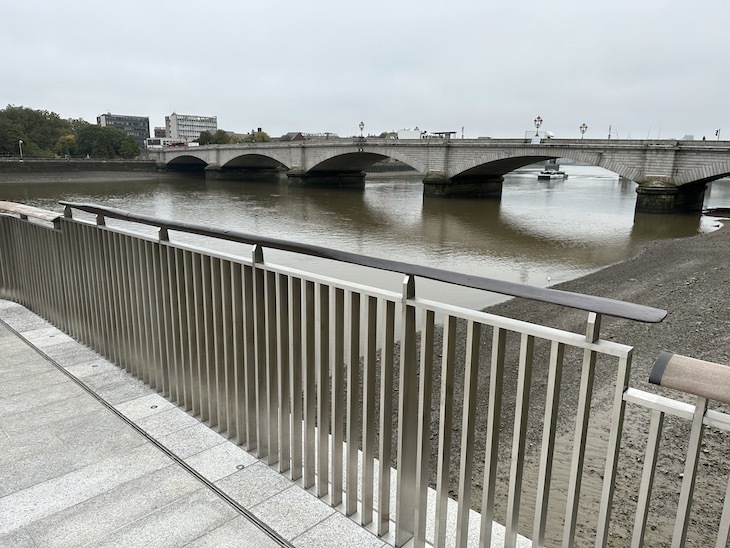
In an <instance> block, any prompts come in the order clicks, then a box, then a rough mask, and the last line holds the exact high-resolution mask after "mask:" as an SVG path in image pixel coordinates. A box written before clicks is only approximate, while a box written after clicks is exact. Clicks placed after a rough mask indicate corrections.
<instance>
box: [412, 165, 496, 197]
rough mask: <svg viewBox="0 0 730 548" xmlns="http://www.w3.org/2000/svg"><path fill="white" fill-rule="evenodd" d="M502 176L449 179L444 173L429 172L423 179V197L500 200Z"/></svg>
mask: <svg viewBox="0 0 730 548" xmlns="http://www.w3.org/2000/svg"><path fill="white" fill-rule="evenodd" d="M503 181H504V177H502V176H501V175H487V176H485V175H481V176H476V177H462V178H457V179H449V178H448V177H447V176H446V175H444V174H443V173H439V172H435V171H429V172H428V173H427V174H426V176H425V177H424V178H423V195H424V196H432V197H436V198H499V197H500V196H502V182H503Z"/></svg>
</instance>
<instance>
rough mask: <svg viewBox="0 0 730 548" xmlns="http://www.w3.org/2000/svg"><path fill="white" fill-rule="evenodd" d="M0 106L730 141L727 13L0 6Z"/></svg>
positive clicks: (557, 2) (617, 8)
mask: <svg viewBox="0 0 730 548" xmlns="http://www.w3.org/2000/svg"><path fill="white" fill-rule="evenodd" d="M3 4H4V5H3V7H2V10H0V22H1V23H0V28H1V29H2V32H0V49H1V50H2V52H3V54H2V55H0V107H4V106H5V105H7V104H13V105H24V106H27V107H31V108H36V109H47V110H52V111H55V112H57V113H58V114H60V115H61V116H62V117H64V118H84V119H85V120H87V121H95V120H96V116H97V115H99V114H102V113H104V112H107V111H109V112H112V113H116V114H134V115H141V116H149V117H150V124H151V125H152V126H161V125H164V117H165V115H167V114H170V112H172V111H173V110H174V111H176V112H178V113H181V114H201V115H215V116H218V126H219V127H220V128H222V129H226V130H232V131H238V132H245V131H248V130H250V129H252V128H256V127H261V128H263V129H264V130H265V131H267V132H268V133H269V134H270V135H272V136H278V135H281V134H283V133H285V132H287V131H304V132H325V131H331V132H335V133H338V134H339V135H341V136H347V135H354V134H356V133H358V132H359V130H358V129H357V125H358V123H359V122H360V121H361V120H362V121H363V122H364V123H365V131H366V132H370V133H374V134H378V133H380V132H382V131H389V130H397V129H400V128H412V127H414V126H418V127H419V128H421V129H425V130H428V131H457V132H458V133H459V134H461V128H462V126H463V127H464V134H465V136H466V137H467V138H468V137H478V136H492V137H518V136H522V135H524V132H525V131H526V130H529V129H534V126H533V119H534V118H535V116H536V115H538V114H540V115H541V117H542V118H543V119H544V124H543V127H542V129H544V130H548V131H552V132H553V133H555V135H556V136H557V137H579V136H580V133H579V131H578V126H579V125H580V124H581V123H582V122H585V123H586V124H588V126H589V129H588V133H586V137H596V138H598V137H600V138H605V137H606V136H607V135H608V128H609V126H612V128H613V130H614V131H613V137H616V136H618V137H620V138H627V137H631V138H633V139H637V138H646V137H647V136H649V137H652V138H656V137H661V138H671V137H675V138H681V137H682V136H683V135H685V134H694V135H695V138H698V139H699V138H701V137H702V135H706V136H707V138H708V139H714V138H715V135H714V132H715V130H716V129H717V128H723V130H722V133H721V137H727V138H730V110H729V109H728V101H727V97H728V94H729V93H730V59H729V58H728V54H729V53H730V47H729V43H730V34H729V33H728V30H727V28H728V23H730V2H727V1H726V0H694V1H693V2H686V1H681V2H680V1H677V0H667V1H654V0H613V1H611V2H595V1H591V0H553V1H552V2H544V1H542V2H537V1H527V2H519V1H504V2H499V3H497V2H494V0H492V1H490V0H449V1H448V2H447V1H445V0H439V1H435V0H390V1H386V0H368V1H366V2H349V1H344V0H340V1H330V0H328V1H315V0H309V1H306V0H263V1H258V2H252V1H242V0H238V1H236V0H210V1H209V2H205V3H204V2H193V1H190V0H177V1H169V0H146V1H140V0H126V1H123V2H102V1H99V0H94V1H92V0H86V1H82V0H70V1H67V2H47V1H41V0H23V1H15V2H11V1H9V0H6V1H5V2H3Z"/></svg>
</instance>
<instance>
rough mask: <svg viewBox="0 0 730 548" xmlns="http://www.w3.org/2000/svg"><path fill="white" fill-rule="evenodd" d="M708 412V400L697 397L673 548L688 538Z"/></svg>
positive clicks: (680, 545) (682, 543)
mask: <svg viewBox="0 0 730 548" xmlns="http://www.w3.org/2000/svg"><path fill="white" fill-rule="evenodd" d="M706 411H707V398H703V397H702V396H698V397H697V401H696V402H695V412H694V416H693V417H692V430H690V433H689V442H688V443H687V460H685V462H684V477H683V479H682V488H681V490H680V492H679V503H678V505H677V519H676V520H675V522H674V533H673V534H672V548H681V547H682V546H684V542H685V540H686V538H687V527H688V526H689V516H690V508H691V507H692V493H693V492H694V488H695V479H696V478H697V461H698V460H699V456H700V449H701V446H702V434H703V432H704V430H705V427H704V426H703V424H702V421H703V419H704V417H705V412H706Z"/></svg>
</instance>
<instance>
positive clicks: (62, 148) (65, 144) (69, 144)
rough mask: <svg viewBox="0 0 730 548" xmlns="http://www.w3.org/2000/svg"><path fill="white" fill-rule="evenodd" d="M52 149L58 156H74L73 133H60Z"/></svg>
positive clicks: (74, 142) (74, 137)
mask: <svg viewBox="0 0 730 548" xmlns="http://www.w3.org/2000/svg"><path fill="white" fill-rule="evenodd" d="M53 150H54V151H55V152H56V154H58V155H59V156H66V155H67V154H68V155H69V156H74V155H75V154H76V136H75V135H74V134H73V133H67V134H66V135H61V136H60V137H59V138H58V141H56V144H55V145H54V147H53Z"/></svg>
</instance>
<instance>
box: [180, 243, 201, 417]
mask: <svg viewBox="0 0 730 548" xmlns="http://www.w3.org/2000/svg"><path fill="white" fill-rule="evenodd" d="M175 263H176V264H177V270H178V284H179V287H178V303H179V304H178V306H179V308H180V324H179V328H180V342H181V353H180V358H181V361H180V377H179V381H180V383H181V384H180V385H178V386H179V387H180V388H178V391H180V390H182V397H183V402H184V406H185V410H186V411H190V412H191V413H192V414H193V415H195V414H196V412H195V411H196V404H197V396H196V395H195V392H194V390H193V386H194V384H195V382H194V379H193V377H194V375H195V373H194V372H195V361H196V359H197V350H196V348H197V333H196V325H197V324H196V321H195V309H196V307H195V276H194V272H193V262H192V253H191V252H190V251H185V250H183V249H176V250H175Z"/></svg>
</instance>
